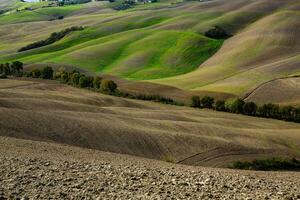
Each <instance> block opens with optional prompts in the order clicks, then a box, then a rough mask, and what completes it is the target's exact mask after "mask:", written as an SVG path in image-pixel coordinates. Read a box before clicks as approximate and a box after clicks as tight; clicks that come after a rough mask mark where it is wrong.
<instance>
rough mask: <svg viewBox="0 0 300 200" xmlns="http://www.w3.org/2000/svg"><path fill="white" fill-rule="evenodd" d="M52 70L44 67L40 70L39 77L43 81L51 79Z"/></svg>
mask: <svg viewBox="0 0 300 200" xmlns="http://www.w3.org/2000/svg"><path fill="white" fill-rule="evenodd" d="M53 73H54V71H53V69H52V67H44V68H43V69H42V70H41V77H42V78H43V79H52V78H53Z"/></svg>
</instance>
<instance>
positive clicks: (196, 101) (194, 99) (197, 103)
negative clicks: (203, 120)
mask: <svg viewBox="0 0 300 200" xmlns="http://www.w3.org/2000/svg"><path fill="white" fill-rule="evenodd" d="M191 107H194V108H200V107H201V100H200V97H199V96H193V97H192V104H191Z"/></svg>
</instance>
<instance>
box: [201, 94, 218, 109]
mask: <svg viewBox="0 0 300 200" xmlns="http://www.w3.org/2000/svg"><path fill="white" fill-rule="evenodd" d="M214 102H215V100H214V98H212V97H210V96H205V97H203V98H202V99H201V104H202V107H203V108H213V105H214Z"/></svg>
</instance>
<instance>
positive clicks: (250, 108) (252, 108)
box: [243, 102, 257, 116]
mask: <svg viewBox="0 0 300 200" xmlns="http://www.w3.org/2000/svg"><path fill="white" fill-rule="evenodd" d="M256 111H257V105H256V104H255V103H254V102H246V103H245V104H244V106H243V113H244V114H245V115H252V116H254V115H255V114H256Z"/></svg>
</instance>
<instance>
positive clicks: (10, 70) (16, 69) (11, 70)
mask: <svg viewBox="0 0 300 200" xmlns="http://www.w3.org/2000/svg"><path fill="white" fill-rule="evenodd" d="M22 71H23V63H22V62H19V61H14V62H12V63H5V64H0V75H1V76H2V77H6V76H10V75H14V76H22Z"/></svg>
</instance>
